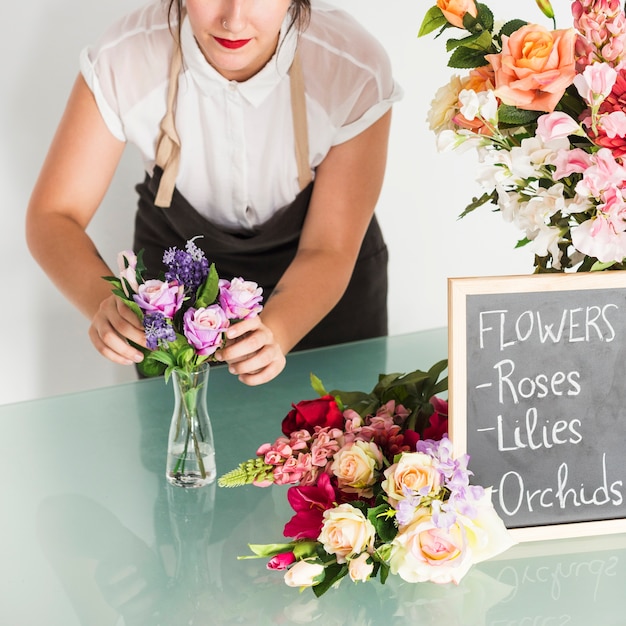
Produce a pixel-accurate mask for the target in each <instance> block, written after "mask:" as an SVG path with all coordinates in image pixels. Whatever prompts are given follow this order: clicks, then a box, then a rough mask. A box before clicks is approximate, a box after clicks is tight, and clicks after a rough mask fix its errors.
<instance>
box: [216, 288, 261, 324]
mask: <svg viewBox="0 0 626 626" xmlns="http://www.w3.org/2000/svg"><path fill="white" fill-rule="evenodd" d="M218 284H219V288H220V296H219V302H220V305H221V306H222V308H223V309H224V311H225V313H226V316H227V317H228V319H231V320H245V319H247V318H249V317H255V316H256V315H258V314H259V313H260V312H261V309H262V308H263V307H262V306H261V300H263V289H261V287H259V286H258V285H257V284H256V283H253V282H252V281H249V280H244V279H243V278H233V279H232V281H228V280H224V279H220V281H219V283H218Z"/></svg>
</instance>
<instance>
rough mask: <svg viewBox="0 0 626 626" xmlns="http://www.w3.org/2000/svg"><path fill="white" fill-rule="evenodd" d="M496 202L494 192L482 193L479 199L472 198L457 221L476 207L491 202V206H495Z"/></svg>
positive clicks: (496, 198)
mask: <svg viewBox="0 0 626 626" xmlns="http://www.w3.org/2000/svg"><path fill="white" fill-rule="evenodd" d="M497 201H498V196H497V192H496V191H492V192H491V193H484V194H483V195H482V196H480V198H472V201H471V202H470V203H469V204H468V205H467V206H466V207H465V209H464V210H463V213H461V214H460V215H459V219H461V218H463V217H465V216H466V215H468V214H469V213H471V212H472V211H474V210H475V209H477V208H478V207H481V206H483V205H484V204H487V203H489V202H491V203H492V204H496V203H497Z"/></svg>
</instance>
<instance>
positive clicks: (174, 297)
mask: <svg viewBox="0 0 626 626" xmlns="http://www.w3.org/2000/svg"><path fill="white" fill-rule="evenodd" d="M133 300H134V301H135V302H136V303H137V305H138V306H139V308H141V309H142V310H143V311H145V312H149V313H154V312H160V313H163V315H164V316H165V317H168V318H170V319H172V318H173V317H174V315H175V314H176V312H177V311H178V309H180V307H181V306H182V304H183V287H182V285H178V284H177V283H164V282H163V281H161V280H147V281H146V282H145V283H143V284H141V285H139V290H138V293H136V294H134V295H133Z"/></svg>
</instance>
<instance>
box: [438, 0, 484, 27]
mask: <svg viewBox="0 0 626 626" xmlns="http://www.w3.org/2000/svg"><path fill="white" fill-rule="evenodd" d="M437 6H438V7H439V8H440V9H441V12H442V13H443V16H444V17H445V18H446V20H448V22H450V24H452V26H456V27H457V28H463V16H464V15H465V14H466V13H469V14H470V15H471V16H472V17H476V16H477V15H478V9H477V8H476V3H475V2H474V0H437Z"/></svg>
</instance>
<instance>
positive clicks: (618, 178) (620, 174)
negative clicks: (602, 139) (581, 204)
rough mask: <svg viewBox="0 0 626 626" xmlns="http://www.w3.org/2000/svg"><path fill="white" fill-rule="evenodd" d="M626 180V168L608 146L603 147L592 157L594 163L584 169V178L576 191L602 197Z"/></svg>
mask: <svg viewBox="0 0 626 626" xmlns="http://www.w3.org/2000/svg"><path fill="white" fill-rule="evenodd" d="M625 180H626V168H624V166H623V165H622V164H621V163H619V162H618V161H616V159H615V158H614V156H613V154H612V153H611V151H610V150H609V149H608V148H601V149H600V150H598V152H597V153H596V154H594V155H593V157H592V165H591V166H590V167H588V168H587V169H585V170H584V172H583V179H582V180H581V181H580V182H579V183H578V184H577V185H576V193H578V194H580V195H583V196H585V195H587V196H593V197H594V198H600V197H601V195H602V192H603V191H604V190H606V189H608V188H609V187H611V186H613V185H617V186H621V185H622V184H623V182H624V181H625Z"/></svg>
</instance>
